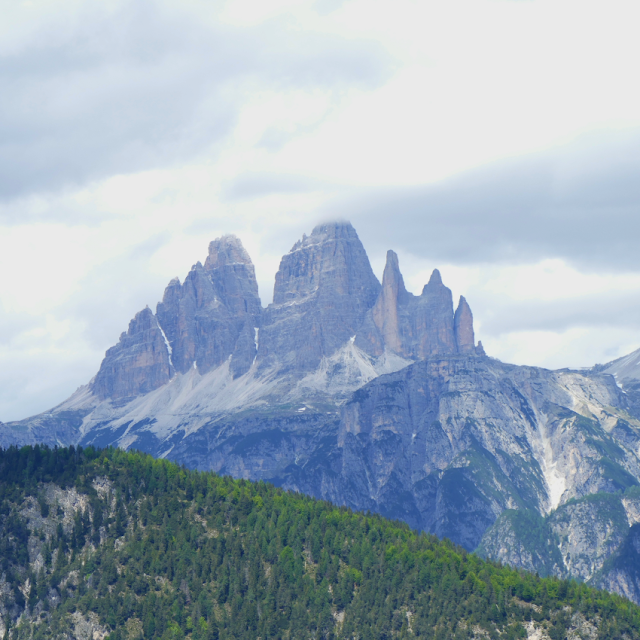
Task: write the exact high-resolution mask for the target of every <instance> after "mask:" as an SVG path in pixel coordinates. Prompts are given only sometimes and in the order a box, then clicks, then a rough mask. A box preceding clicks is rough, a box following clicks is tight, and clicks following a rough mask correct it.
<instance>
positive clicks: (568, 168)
mask: <svg viewBox="0 0 640 640" xmlns="http://www.w3.org/2000/svg"><path fill="white" fill-rule="evenodd" d="M0 11H1V12H2V16H3V20H2V21H1V23H0V81H1V82H2V86H3V92H2V94H1V95H0V175H1V177H0V269H1V272H2V273H3V274H4V277H3V278H2V279H1V280H0V363H1V364H2V366H1V367H0V389H2V390H3V391H2V393H1V394H0V419H2V420H8V419H13V418H19V417H24V416H26V415H27V414H32V413H35V412H36V411H39V410H42V409H45V408H47V407H48V406H51V405H53V404H55V401H57V400H62V399H63V397H64V396H65V395H68V393H70V392H71V391H73V390H74V389H75V387H76V386H77V385H78V384H81V383H83V382H86V381H87V380H88V378H89V377H90V375H91V374H92V373H94V372H95V370H96V369H97V366H98V364H99V361H100V358H101V355H102V353H103V352H104V350H105V349H106V348H107V347H108V346H110V345H111V344H113V343H114V342H115V341H116V340H117V337H118V335H119V333H120V331H122V330H124V329H126V326H127V323H128V321H129V319H130V318H131V316H132V315H133V314H134V313H135V311H137V310H139V309H140V308H142V307H144V305H145V304H149V305H150V306H152V307H153V306H154V305H155V303H156V302H157V301H158V300H159V299H160V298H161V296H162V291H163V288H164V286H165V284H166V282H167V281H168V280H169V279H170V278H172V277H174V276H176V275H178V276H180V277H181V278H183V277H184V276H185V274H186V273H187V271H188V269H189V268H190V266H191V265H192V264H193V263H195V262H196V261H197V260H202V259H204V257H205V255H206V247H207V245H208V242H209V241H210V240H211V239H212V238H214V237H216V236H218V235H220V234H222V233H236V234H237V235H239V236H240V237H241V238H242V240H243V242H244V243H245V245H246V246H247V248H248V250H249V252H250V254H251V256H252V258H253V259H254V261H255V263H256V267H257V273H258V278H259V284H260V291H261V295H262V297H263V301H264V302H268V301H269V299H270V296H271V290H272V285H273V275H274V273H275V271H276V269H277V266H278V262H279V258H280V256H281V255H282V254H283V253H285V252H286V251H288V250H289V248H290V247H291V245H292V244H293V243H294V241H295V240H296V239H297V238H298V237H299V236H300V235H301V234H302V232H304V231H306V232H308V231H309V230H310V229H311V228H312V227H313V225H314V224H315V223H316V222H317V221H318V220H319V219H321V218H324V217H327V216H337V217H341V218H351V219H352V221H353V223H354V224H355V226H356V228H357V229H358V232H359V234H360V236H361V238H362V239H363V241H364V243H365V246H366V247H367V250H368V251H369V254H370V257H371V260H372V263H373V264H374V268H375V270H376V272H377V273H378V274H379V275H381V272H382V268H383V261H384V255H385V251H386V249H388V248H393V249H395V250H397V251H398V252H399V254H400V258H401V267H402V269H403V272H404V274H405V278H406V280H407V283H408V285H409V286H410V287H411V288H412V289H413V290H414V291H419V290H420V289H421V285H422V284H424V282H425V281H426V279H427V277H428V274H429V272H430V270H431V269H432V268H434V267H440V268H441V270H442V273H443V276H444V279H445V283H447V284H449V286H451V287H452V289H453V290H454V294H456V295H459V294H464V295H465V296H466V297H467V298H468V299H469V302H470V304H471V306H472V308H473V310H474V313H475V317H476V320H477V325H478V328H479V331H478V335H479V337H480V338H482V339H483V340H484V341H485V344H486V346H487V349H488V351H489V352H490V353H492V355H496V356H498V357H500V358H503V359H505V360H512V361H517V362H527V361H528V362H530V363H531V364H541V365H546V366H563V365H574V366H579V365H584V364H590V363H593V362H595V361H598V360H600V361H602V360H607V359H611V358H612V357H614V356H615V355H620V354H619V351H620V350H624V349H631V348H634V347H635V346H637V345H638V344H639V343H640V340H636V338H634V336H636V335H640V321H638V322H636V321H635V317H636V316H637V311H638V309H636V304H635V300H636V299H640V285H639V284H638V273H639V272H640V264H639V263H638V259H637V250H636V247H635V244H636V242H635V239H636V238H637V236H638V222H637V220H638V219H639V218H638V213H639V211H640V190H639V189H638V181H637V178H636V177H637V174H638V168H639V166H638V165H639V164H640V137H639V136H638V131H639V128H640V91H639V90H638V89H637V86H636V85H637V83H635V82H633V79H634V78H635V75H636V69H635V67H636V61H637V60H638V59H639V58H640V40H638V38H637V37H636V33H635V31H636V25H637V18H638V9H637V5H636V3H633V2H630V1H621V0H613V1H612V2H609V3H606V5H605V4H604V3H601V2H589V1H587V2H580V3H578V2H574V1H573V0H555V1H553V2H551V0H536V1H535V2H506V1H502V0H451V2H441V1H440V0H424V1H422V2H415V1H413V0H398V1H397V2H394V3H389V2H388V1H387V0H384V1H383V0H346V1H339V0H305V1H300V0H260V2H258V1H257V0H256V1H254V0H227V1H226V2H224V3H211V2H201V1H200V0H185V1H184V2H180V3H178V2H175V1H173V0H164V1H158V2H147V1H144V0H141V1H138V0H112V1H110V2H103V3H99V4H96V3H89V2H87V1H86V0H32V1H30V2H10V1H8V0H4V1H2V0H0ZM598 132H600V133H598ZM637 317H640V315H638V316H637Z"/></svg>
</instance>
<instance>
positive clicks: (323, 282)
mask: <svg viewBox="0 0 640 640" xmlns="http://www.w3.org/2000/svg"><path fill="white" fill-rule="evenodd" d="M379 291H380V283H379V282H378V280H377V278H376V277H375V275H374V274H373V271H372V270H371V265H370V264H369V258H368V257H367V254H366V252H365V250H364V247H363V246H362V243H361V242H360V239H359V238H358V234H357V233H356V231H355V229H354V228H353V227H352V226H351V224H350V223H348V222H343V223H340V222H339V223H331V224H323V225H319V226H317V227H316V228H315V229H314V230H313V231H312V233H311V235H310V236H308V237H306V236H305V237H303V239H302V240H300V241H298V242H297V243H296V244H295V245H294V246H293V248H292V249H291V251H290V252H289V253H288V254H286V255H285V256H283V258H282V261H281V262H280V268H279V270H278V273H277V274H276V282H275V287H274V294H273V304H271V305H269V307H268V308H267V309H266V310H265V311H264V315H263V323H262V328H261V331H260V341H259V348H258V360H259V362H260V364H261V367H263V368H269V367H276V368H278V369H280V370H281V371H282V372H283V373H296V372H298V373H300V372H309V371H312V370H314V369H315V368H317V367H318V366H319V364H320V362H321V360H322V358H323V357H329V356H331V355H332V354H333V353H334V352H335V351H337V350H338V349H339V348H340V347H341V346H342V345H344V344H345V343H346V342H347V341H348V340H349V339H350V338H351V337H352V336H354V335H355V334H356V332H357V330H358V328H359V327H360V326H361V324H362V321H363V319H364V316H365V314H366V312H367V311H368V310H369V309H370V308H371V307H372V306H373V304H374V303H375V301H376V298H377V296H378V292H379Z"/></svg>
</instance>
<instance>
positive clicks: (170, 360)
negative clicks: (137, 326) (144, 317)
mask: <svg viewBox="0 0 640 640" xmlns="http://www.w3.org/2000/svg"><path fill="white" fill-rule="evenodd" d="M155 318H156V324H157V325H158V329H160V333H161V334H162V338H163V339H164V343H165V345H166V347H167V351H168V352H169V362H170V363H171V366H172V367H173V349H172V348H171V344H170V343H169V340H167V334H166V333H165V332H164V331H163V329H162V327H161V326H160V322H159V321H158V316H156V317H155Z"/></svg>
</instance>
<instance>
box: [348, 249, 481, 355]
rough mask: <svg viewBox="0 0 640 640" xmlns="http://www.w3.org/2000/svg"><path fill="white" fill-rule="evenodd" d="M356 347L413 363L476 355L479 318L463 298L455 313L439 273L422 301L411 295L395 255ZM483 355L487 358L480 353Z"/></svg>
mask: <svg viewBox="0 0 640 640" xmlns="http://www.w3.org/2000/svg"><path fill="white" fill-rule="evenodd" d="M356 344H357V345H358V346H359V347H360V348H362V349H363V350H364V351H366V352H367V353H370V354H373V355H376V356H379V355H381V354H383V353H385V351H391V352H393V353H396V354H398V355H400V356H402V357H405V358H410V359H412V360H421V359H424V358H429V357H431V356H435V355H444V354H451V355H454V354H468V355H475V354H476V346H475V342H474V333H473V315H472V314H471V309H470V308H469V305H468V304H467V302H466V300H465V299H464V298H462V297H461V298H460V304H459V305H458V308H457V310H456V312H455V314H454V312H453V299H452V296H451V290H450V289H448V288H447V287H445V286H444V284H443V282H442V277H441V275H440V272H439V271H438V270H437V269H435V270H434V271H433V273H432V274H431V278H430V279H429V282H428V283H427V284H426V285H425V286H424V288H423V290H422V294H421V295H420V296H415V295H413V294H412V293H409V292H408V291H407V290H406V288H405V286H404V280H403V278H402V274H401V273H400V266H399V264H398V256H397V255H396V254H395V253H394V252H393V251H389V252H388V253H387V263H386V266H385V269H384V275H383V278H382V288H381V291H380V294H379V296H378V299H377V300H376V303H375V305H374V306H373V308H372V309H371V311H369V312H368V313H367V315H366V316H365V319H364V322H363V325H362V327H361V328H360V329H359V331H358V334H357V336H356ZM480 348H481V347H480ZM478 355H484V353H483V352H480V351H478Z"/></svg>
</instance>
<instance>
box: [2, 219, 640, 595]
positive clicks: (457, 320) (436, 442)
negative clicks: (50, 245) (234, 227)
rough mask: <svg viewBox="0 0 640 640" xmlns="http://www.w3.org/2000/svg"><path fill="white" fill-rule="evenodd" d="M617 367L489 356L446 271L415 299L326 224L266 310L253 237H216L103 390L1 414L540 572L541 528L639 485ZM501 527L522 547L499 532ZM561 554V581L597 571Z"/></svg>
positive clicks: (638, 457) (300, 252) (639, 432)
mask: <svg viewBox="0 0 640 640" xmlns="http://www.w3.org/2000/svg"><path fill="white" fill-rule="evenodd" d="M613 373H615V371H613V370H612V371H608V370H606V367H605V370H603V368H602V367H600V368H599V367H596V368H594V369H593V370H582V371H572V370H568V369H566V370H559V371H549V370H546V369H542V368H539V367H527V366H516V365H510V364H505V363H501V362H500V361H498V360H496V359H494V358H490V357H487V356H486V355H484V350H483V349H482V345H481V343H478V344H475V334H474V330H473V315H472V312H471V309H470V307H469V305H468V303H467V302H466V300H465V298H464V297H463V296H461V298H460V301H459V303H458V305H457V307H456V308H455V309H454V305H453V299H452V295H451V292H450V290H449V289H448V288H447V287H445V286H444V284H443V282H442V276H441V274H440V272H439V271H438V270H437V269H436V270H434V271H433V273H432V275H431V278H430V279H429V282H428V283H427V284H426V285H425V286H424V288H423V290H422V292H421V294H420V295H414V294H412V293H410V292H408V291H407V290H406V287H405V286H404V279H403V277H402V274H401V272H400V267H399V261H398V258H397V255H396V254H395V253H394V252H393V251H389V252H388V253H387V260H386V265H385V269H384V274H383V278H382V283H379V282H378V281H377V279H376V278H375V275H374V274H373V271H372V270H371V266H370V264H369V260H368V257H367V255H366V252H365V250H364V247H363V246H362V243H361V242H360V240H359V238H358V236H357V233H356V232H355V229H353V227H352V226H351V225H350V224H349V223H335V224H324V225H319V226H318V227H316V228H315V229H314V230H313V232H312V233H311V235H310V236H303V238H302V239H301V240H300V241H298V242H296V243H295V244H294V245H293V248H292V250H291V251H290V252H289V253H287V254H286V255H285V256H284V257H283V259H282V261H281V265H280V269H279V271H278V275H277V277H276V287H275V295H274V302H273V303H272V304H271V305H269V306H268V307H267V308H266V309H263V308H262V307H261V305H260V300H259V297H258V296H257V284H256V281H255V270H254V269H253V265H252V264H251V261H250V258H249V256H248V254H247V253H246V252H245V251H244V248H243V247H242V244H241V242H240V241H239V240H238V239H237V238H235V237H232V236H225V237H223V238H219V239H218V240H215V241H213V242H212V243H211V244H210V245H209V256H208V258H207V259H206V260H205V263H204V265H203V264H202V263H197V264H196V265H194V267H193V268H192V270H191V271H190V272H189V274H188V275H187V277H186V278H185V281H184V283H182V284H181V283H180V281H179V280H172V281H171V282H170V283H169V285H168V287H167V289H166V291H165V294H164V297H163V300H162V302H160V303H159V304H158V307H157V312H156V314H154V313H153V312H152V311H151V309H148V308H147V309H144V310H143V311H141V312H140V313H139V314H137V315H136V317H135V318H134V320H133V321H132V322H131V324H130V325H129V330H128V331H127V332H125V333H124V334H123V335H122V336H121V339H120V341H119V343H118V344H117V345H115V346H114V347H112V348H111V349H110V350H108V351H107V354H106V356H105V359H104V361H103V363H102V365H101V368H100V371H99V373H98V374H97V375H96V377H95V378H94V379H93V381H92V382H90V383H89V384H88V385H85V386H84V387H81V388H80V389H79V390H78V391H77V392H76V393H75V394H73V395H72V396H71V397H70V398H69V399H67V400H66V401H64V402H63V403H61V404H60V405H58V407H56V408H55V409H54V410H52V411H51V412H47V413H45V414H40V415H39V416H35V417H33V418H30V419H27V420H24V421H21V422H17V423H10V424H7V425H0V446H3V447H7V446H10V445H21V444H34V443H36V442H41V443H46V444H49V445H51V446H55V445H58V446H62V445H68V444H80V445H82V446H88V445H93V446H99V447H106V446H119V447H121V448H124V449H130V448H134V449H140V450H143V451H146V452H148V453H151V454H153V455H154V456H156V457H160V458H168V459H171V460H174V461H176V462H179V463H181V464H184V465H186V466H187V467H190V468H197V469H201V470H207V471H215V472H217V473H221V474H228V475H231V476H234V477H236V478H245V479H251V480H265V481H269V482H272V483H274V484H276V485H278V486H281V487H283V488H286V489H291V490H295V491H300V492H303V493H306V494H308V495H311V496H314V497H317V498H322V499H327V500H331V501H332V502H334V503H336V504H342V505H346V506H349V507H351V508H353V509H368V510H371V511H376V512H379V513H381V514H383V515H385V516H388V517H392V518H399V519H402V520H404V521H406V522H408V523H409V524H410V525H411V526H412V527H414V528H416V529H422V530H425V531H428V532H431V533H435V534H437V535H439V536H444V537H449V538H451V539H452V540H453V541H454V542H456V543H457V544H460V545H462V546H464V547H465V548H466V549H467V550H469V551H472V550H474V549H475V548H477V547H478V546H480V547H481V548H486V549H487V550H488V551H487V554H488V555H491V556H492V557H494V556H495V557H497V558H502V559H504V560H505V561H509V562H513V563H514V564H516V565H517V564H518V562H521V563H524V564H523V565H522V566H526V567H527V568H535V569H536V570H539V571H541V572H545V571H547V569H548V567H549V566H553V563H551V564H549V563H550V562H551V561H550V560H549V553H551V557H553V558H555V557H556V556H557V554H560V555H562V553H563V550H562V548H560V547H559V546H558V545H560V542H557V543H556V536H557V535H559V534H557V533H553V532H551V530H550V529H548V528H545V527H547V525H546V524H544V523H543V524H540V523H541V522H543V521H545V519H547V518H550V517H551V514H552V513H565V512H566V509H567V507H566V505H567V504H569V503H570V502H571V501H572V500H586V499H587V498H588V497H589V496H590V495H592V494H602V493H604V494H608V495H615V494H617V493H619V492H624V491H628V490H630V489H631V488H632V487H634V486H637V485H640V388H637V387H640V383H637V382H636V381H634V380H633V379H627V378H625V379H622V378H620V377H619V376H618V378H616V377H615V376H614V375H612V374H613ZM634 385H636V386H634ZM514 509H515V510H519V511H521V512H522V514H525V513H530V514H533V515H532V516H531V518H533V520H531V519H530V521H531V522H534V521H535V522H538V523H539V524H540V527H539V528H540V530H541V531H542V530H544V531H547V532H548V540H547V543H546V544H547V547H548V548H551V549H552V551H549V550H548V549H547V551H545V552H544V553H542V552H540V553H539V552H538V551H537V550H536V549H535V548H534V549H533V552H532V551H531V549H529V546H530V545H529V542H530V541H529V540H528V539H524V540H520V538H518V536H519V535H520V533H519V532H520V531H521V529H522V528H520V529H517V527H516V529H515V530H513V531H512V530H511V529H509V530H508V526H511V524H510V523H511V521H510V520H508V518H509V517H510V516H509V515H508V512H511V511H513V510H514ZM505 513H506V514H507V515H504V514H505ZM593 514H595V515H594V517H596V518H601V519H602V524H603V526H605V528H606V526H608V525H606V522H608V521H606V517H607V516H606V514H605V513H604V512H602V513H601V512H600V511H597V510H596V511H593ZM534 516H535V518H534ZM523 517H524V516H523ZM501 518H502V519H501ZM505 518H506V520H505ZM514 522H515V521H514ZM612 522H614V521H612ZM505 523H506V524H505ZM614 524H615V527H617V528H616V533H615V540H616V541H617V542H616V543H615V544H611V545H609V546H606V549H605V551H606V552H605V553H604V555H602V557H601V560H602V563H605V564H606V563H607V562H609V563H613V562H615V558H616V557H618V555H619V554H620V553H622V552H623V551H622V550H623V549H627V552H625V553H627V555H628V557H630V558H631V557H635V556H633V554H632V553H631V549H632V548H635V547H633V540H635V538H633V536H632V537H629V536H631V533H632V532H631V529H633V527H634V526H635V524H634V522H632V521H631V520H630V519H628V518H627V519H626V520H624V519H622V520H620V519H618V520H615V522H614ZM536 526H538V525H536ZM598 526H599V525H598ZM612 526H613V525H612ZM565 529H566V531H565V533H564V534H563V535H573V534H574V533H575V534H576V535H578V534H579V529H580V526H579V523H578V522H577V521H575V522H574V521H570V522H569V524H568V525H567V527H565ZM596 529H597V527H596ZM507 530H508V531H509V533H508V535H509V536H510V539H513V542H514V545H515V546H517V545H520V547H518V548H522V550H523V551H522V554H520V557H519V558H517V557H515V555H514V554H511V556H509V557H507V556H508V554H507V555H505V554H504V553H503V552H502V550H501V547H499V546H498V547H496V546H495V545H493V546H491V545H490V544H489V541H490V540H491V539H492V538H491V536H494V537H495V535H497V534H496V532H500V531H502V532H507ZM514 531H515V533H514ZM516 534H517V535H516ZM580 535H581V534H580ZM525 538H526V536H525ZM625 540H627V542H628V543H627V542H624V541H625ZM536 544H537V543H536ZM589 544H591V543H590V542H589V541H588V540H587V539H586V538H585V539H584V540H583V542H581V543H580V545H581V547H580V549H581V550H580V551H579V553H587V550H588V549H589V548H590V547H589ZM528 545H529V546H528ZM549 545H551V547H549ZM554 545H555V548H556V550H555V551H553V546H554ZM625 545H626V546H625ZM534 546H535V545H534ZM532 553H533V555H532ZM572 553H578V551H577V550H575V549H574V551H573V552H572ZM501 554H502V555H501ZM545 554H546V555H545ZM558 557H559V556H558ZM562 557H563V560H562V562H556V565H557V566H558V567H559V568H558V571H559V572H560V573H559V575H562V576H564V575H574V574H575V577H580V578H581V579H589V580H591V579H595V578H593V576H594V575H595V574H594V573H593V572H591V573H588V575H587V574H584V572H582V573H580V572H581V571H582V570H581V569H579V568H578V565H574V564H571V563H569V564H567V562H566V559H565V557H564V556H562ZM531 558H533V560H531ZM554 562H555V560H554ZM527 563H529V564H527ZM532 563H533V564H532ZM535 563H538V564H537V565H536V564H535ZM529 565H531V566H529ZM534 565H535V566H534ZM562 566H564V568H562ZM602 566H604V564H602ZM615 570H616V572H617V573H615V579H614V574H613V573H611V575H610V579H609V582H608V583H607V584H608V585H609V586H610V587H611V588H616V589H619V590H621V593H625V595H629V594H631V595H630V597H632V598H634V599H635V600H636V601H638V602H640V589H638V590H635V591H634V589H635V587H633V586H632V585H633V584H635V583H634V580H635V579H636V578H635V577H634V576H635V573H634V572H637V573H638V574H640V567H635V566H633V565H629V566H624V565H620V564H618V565H616V569H615ZM598 571H600V569H598ZM612 571H613V570H612ZM563 572H564V573H563ZM625 572H627V573H625ZM603 579H604V578H603ZM603 584H604V583H603ZM625 585H626V586H625ZM630 585H631V586H630Z"/></svg>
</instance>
